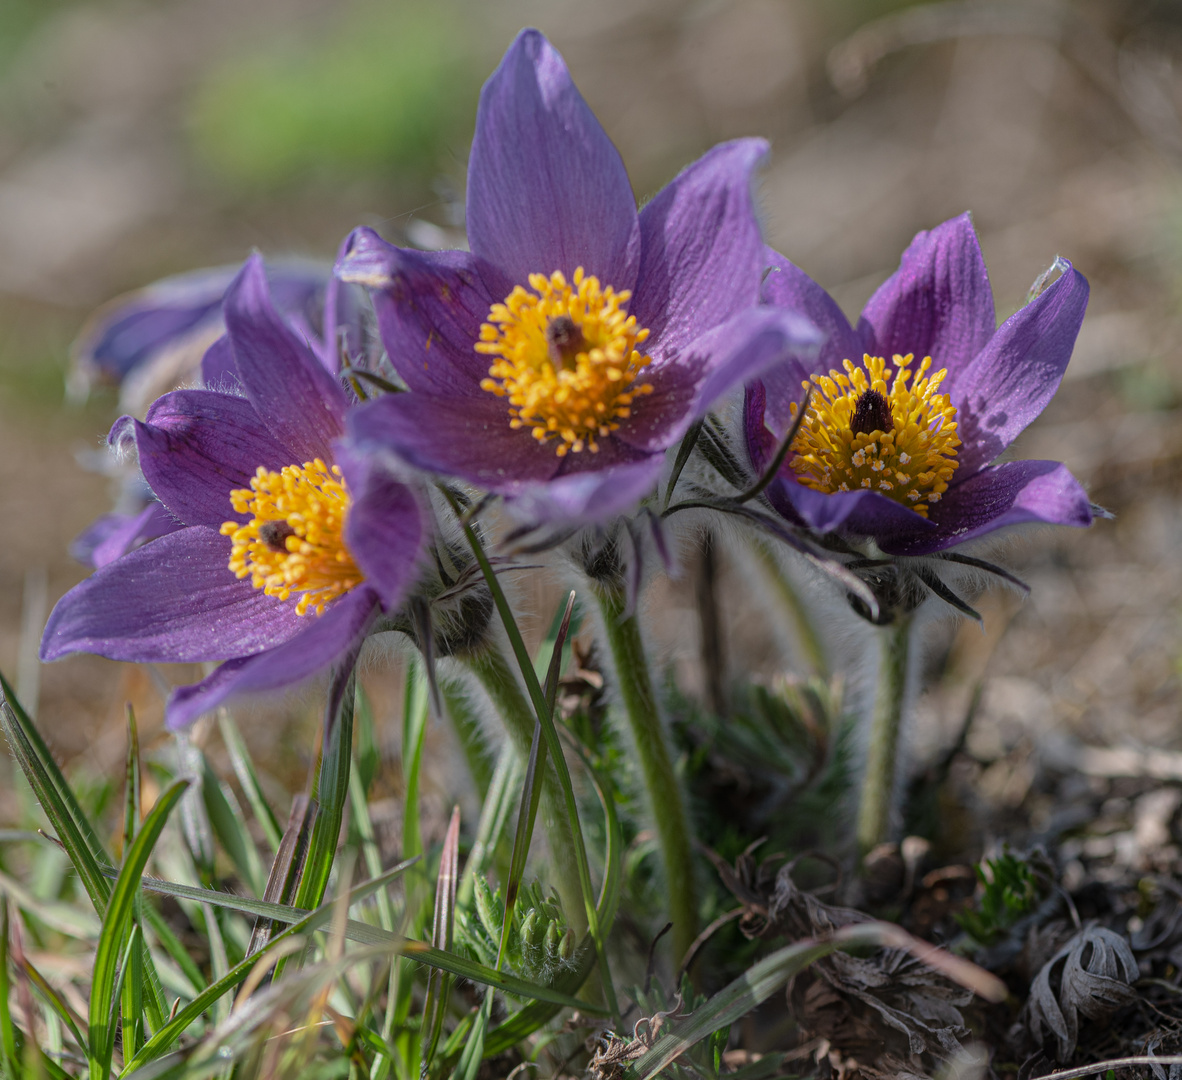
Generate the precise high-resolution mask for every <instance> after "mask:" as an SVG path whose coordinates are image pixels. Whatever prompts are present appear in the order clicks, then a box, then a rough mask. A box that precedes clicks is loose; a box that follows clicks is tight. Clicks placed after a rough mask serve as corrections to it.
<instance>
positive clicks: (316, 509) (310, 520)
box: [221, 458, 364, 615]
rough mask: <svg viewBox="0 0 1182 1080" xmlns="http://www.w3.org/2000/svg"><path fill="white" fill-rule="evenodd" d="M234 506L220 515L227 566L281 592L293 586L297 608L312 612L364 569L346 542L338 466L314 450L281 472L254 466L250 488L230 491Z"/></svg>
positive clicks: (287, 593) (357, 580)
mask: <svg viewBox="0 0 1182 1080" xmlns="http://www.w3.org/2000/svg"><path fill="white" fill-rule="evenodd" d="M230 502H231V505H233V507H234V510H235V512H236V513H239V514H249V515H250V520H249V521H247V522H246V523H245V524H244V523H242V522H241V521H227V522H226V523H225V524H224V525H222V528H221V532H222V535H223V536H228V537H230V539H231V541H232V544H233V547H232V548H231V551H230V569H231V570H232V571H233V572H234V573H235V575H237V576H238V577H239V578H245V577H249V578H250V583H251V584H252V585H253V586H254V587H255V588H256V589H262V590H263V592H265V593H266V594H267V595H268V596H275V597H278V598H279V599H280V600H287V599H289V598H290V597H291V596H292V595H293V594H295V593H298V594H300V597H299V600H298V602H297V603H296V613H297V614H298V615H306V614H308V612H309V611H315V612H316V614H317V615H319V614H320V613H321V612H322V611H323V610H324V607H325V605H326V604H328V603H329V602H330V601H332V600H335V599H336V598H337V597H338V596H342V595H343V594H344V593H346V592H348V591H349V590H350V589H352V588H354V587H355V586H357V585H360V584H361V583H362V581H363V580H364V576H363V575H362V573H361V571H360V570H359V569H358V568H357V564H356V563H355V562H354V561H353V556H352V555H350V554H349V550H348V548H346V547H345V541H344V528H345V516H346V514H347V513H348V511H349V504H350V498H349V492H348V491H347V490H346V488H345V482H344V479H343V477H342V476H341V470H340V469H339V468H338V467H337V466H336V465H333V466H332V467H331V468H330V467H329V466H327V465H325V464H324V462H323V461H321V460H320V459H319V458H317V459H316V460H315V461H308V462H305V463H304V464H303V465H288V466H287V467H286V468H284V469H282V470H281V471H280V472H272V471H271V470H270V469H266V468H264V467H263V466H261V465H260V466H259V468H258V471H257V472H256V473H255V475H254V477H253V479H252V480H251V481H250V487H249V488H237V489H235V490H234V491H231V492H230Z"/></svg>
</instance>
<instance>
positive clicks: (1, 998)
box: [0, 896, 18, 1077]
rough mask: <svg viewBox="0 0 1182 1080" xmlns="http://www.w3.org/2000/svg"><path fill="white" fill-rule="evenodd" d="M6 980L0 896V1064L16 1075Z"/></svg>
mask: <svg viewBox="0 0 1182 1080" xmlns="http://www.w3.org/2000/svg"><path fill="white" fill-rule="evenodd" d="M10 989H11V988H10V986H9V981H8V897H7V896H0V1064H3V1066H4V1075H5V1076H12V1077H15V1076H17V1075H18V1074H17V1071H16V1061H17V1056H16V1027H15V1026H14V1024H13V1022H12V1011H11V1009H10V1008H9V1004H8V1003H9V1001H11V999H12V998H11V994H10Z"/></svg>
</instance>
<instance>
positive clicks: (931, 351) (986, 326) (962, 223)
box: [851, 214, 996, 389]
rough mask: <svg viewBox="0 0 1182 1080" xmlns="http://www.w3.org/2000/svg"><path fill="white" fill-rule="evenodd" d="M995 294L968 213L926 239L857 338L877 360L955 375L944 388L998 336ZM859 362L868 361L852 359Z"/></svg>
mask: <svg viewBox="0 0 1182 1080" xmlns="http://www.w3.org/2000/svg"><path fill="white" fill-rule="evenodd" d="M995 326H996V317H995V315H994V312H993V289H992V288H991V287H990V284H989V275H988V273H986V271H985V260H984V259H983V258H982V256H981V246H980V244H979V243H978V242H977V234H976V232H974V231H973V223H972V220H971V219H970V218H969V215H968V214H962V215H961V216H960V217H957V218H953V219H952V220H951V221H946V222H944V223H943V224H942V225H938V226H936V228H934V229H932V230H931V231H930V232H921V233H919V234H917V235H916V237H915V239H914V240H912V241H911V246H910V247H908V249H907V250H906V251H905V252H903V258H902V260H901V261H900V263H899V269H898V270H896V271H895V273H894V274H892V275H891V276H890V277H889V278H887V280H886V281H885V282H884V283H883V284H882V285H881V286H880V287H879V289H878V291H877V292H875V294H874V295H873V296H872V297H871V298H870V302H869V303H868V304H867V305H866V307H865V309H864V310H863V312H862V318H861V320H860V321H859V323H858V332H859V333H860V334H861V335H862V339H863V341H864V342H865V346H864V347H865V351H866V352H868V353H869V354H870V355H871V356H882V357H885V358H886V359H887V360H890V358H891V357H892V356H894V355H895V354H896V353H898V354H900V355H902V356H906V355H907V354H908V353H914V354H915V359H916V360H917V361H919V360H922V359H923V358H924V357H925V356H930V357H931V358H932V363H933V366H934V367H935V369H936V370H937V371H938V370H939V369H940V368H947V369H948V381H947V382H946V383H945V388H946V389H947V388H948V387H951V386H953V385H955V384H956V381H957V378H958V377H959V375H960V373H961V372H962V371H963V370H964V369H965V368H966V367H967V366H968V364H969V362H970V361H971V360H972V359H973V357H974V356H976V355H977V353H978V352H980V351H981V349H983V348H984V347H985V344H986V343H987V342H988V341H989V339H990V338H991V337H992V336H993V330H994V327H995ZM851 359H852V360H854V362H855V363H856V362H857V361H858V360H860V359H861V357H851Z"/></svg>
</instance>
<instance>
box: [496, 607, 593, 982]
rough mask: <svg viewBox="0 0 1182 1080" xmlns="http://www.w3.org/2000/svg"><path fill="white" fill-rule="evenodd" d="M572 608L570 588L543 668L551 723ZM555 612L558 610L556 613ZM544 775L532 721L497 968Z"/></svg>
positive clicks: (542, 751) (542, 749) (538, 729)
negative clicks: (548, 656)
mask: <svg viewBox="0 0 1182 1080" xmlns="http://www.w3.org/2000/svg"><path fill="white" fill-rule="evenodd" d="M574 608H575V593H574V590H573V589H572V590H571V594H570V596H568V597H567V600H566V609H565V610H564V611H563V613H562V618H561V622H559V623H558V627H557V630H556V631H555V634H554V640H553V643H552V644H551V646H550V660H549V670H548V671H547V672H546V690H545V694H546V712H547V715H548V716H549V717H550V720H551V723H553V718H554V702H555V699H556V698H557V696H558V677H559V674H560V672H561V670H562V650H563V647H564V646H565V645H566V638H567V635H568V634H569V633H570V622H571V615H572V614H573V613H574ZM555 614H556V615H557V612H556V613H555ZM545 779H546V744H545V742H544V741H543V738H542V725H541V723H539V722H536V721H535V723H534V734H533V741H532V742H531V743H530V748H529V761H528V763H527V764H526V767H525V785H524V786H523V787H522V789H521V807H520V809H519V810H518V811H517V832H516V834H515V835H514V837H513V854H512V856H511V858H510V860H509V877H508V880H507V881H506V882H505V918H504V921H503V922H502V924H501V941H500V944H499V945H498V947H497V968H498V969H499V968H500V966H501V963H502V961H503V960H504V958H505V948H506V946H507V945H508V942H509V931H510V929H511V928H512V926H513V909H514V908H515V907H516V905H517V896H518V893H519V892H520V891H521V879H522V878H523V877H524V876H525V861H526V859H527V858H528V857H529V849H530V844H531V842H532V840H533V833H534V823H535V821H537V817H538V804H539V803H540V802H541V799H542V785H543V783H544V782H545Z"/></svg>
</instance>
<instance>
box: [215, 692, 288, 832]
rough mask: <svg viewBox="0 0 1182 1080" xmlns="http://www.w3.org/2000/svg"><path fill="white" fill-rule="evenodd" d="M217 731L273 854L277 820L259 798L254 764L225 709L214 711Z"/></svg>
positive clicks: (264, 798)
mask: <svg viewBox="0 0 1182 1080" xmlns="http://www.w3.org/2000/svg"><path fill="white" fill-rule="evenodd" d="M218 730H219V731H221V733H222V743H223V744H224V745H225V747H226V752H227V753H228V754H229V755H230V765H231V767H232V768H233V770H234V775H235V776H236V777H238V783H239V784H240V785H241V786H242V792H243V794H244V795H245V796H246V801H247V802H248V803H250V809H251V813H253V814H254V816H255V820H256V821H257V822H258V823H259V825H261V826H262V829H263V833H264V835H265V836H266V837H267V843H268V845H270V848H271V854H272V855H273V854H275V852H277V851H278V850H279V842H280V840H281V839H282V838H283V830H282V829H280V827H279V820H278V818H276V817H275V812H274V811H273V810H272V809H271V806H270V804H269V803H268V802H267V800H266V797H265V796H264V795H263V789H262V785H261V784H259V778H258V775H257V774H256V772H255V768H254V763H253V762H252V761H251V760H250V753H249V751H248V750H247V749H246V743H245V742H244V741H243V739H242V734H241V732H239V730H238V725H237V724H235V723H234V718H233V717H232V716H231V715H230V714H229V712H227V711H226V710H225V709H219V710H218Z"/></svg>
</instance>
